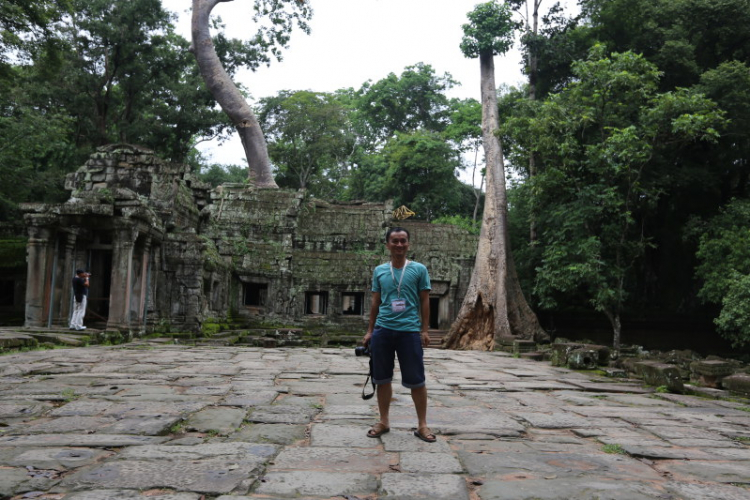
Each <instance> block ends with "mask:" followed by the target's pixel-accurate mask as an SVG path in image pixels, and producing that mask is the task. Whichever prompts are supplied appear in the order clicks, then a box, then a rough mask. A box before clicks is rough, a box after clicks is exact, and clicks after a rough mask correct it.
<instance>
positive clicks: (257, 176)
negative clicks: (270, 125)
mask: <svg viewBox="0 0 750 500" xmlns="http://www.w3.org/2000/svg"><path fill="white" fill-rule="evenodd" d="M228 1H229V2H231V1H232V0H193V20H192V35H193V43H192V47H191V49H192V51H193V53H194V54H195V58H196V60H197V61H198V67H199V68H200V72H201V76H202V77H203V80H204V81H205V82H206V86H207V87H208V90H209V91H210V92H211V94H212V95H213V96H214V99H216V101H217V102H218V103H219V105H220V106H221V109H223V110H224V112H225V113H226V114H227V116H229V119H230V120H232V123H234V126H235V127H236V128H237V132H238V133H239V134H240V139H241V140H242V147H243V148H245V156H246V158H247V165H248V167H249V168H248V177H249V179H250V182H251V183H252V184H253V185H254V186H255V187H259V188H277V187H278V186H277V185H276V182H275V181H274V180H273V175H272V174H271V164H270V162H269V160H268V148H267V146H266V138H265V137H264V136H263V131H262V130H261V129H260V125H259V124H258V120H257V118H255V114H254V113H253V111H252V109H250V106H249V105H248V104H247V101H245V98H244V97H243V96H242V94H241V93H240V91H239V89H238V88H237V86H236V85H235V84H234V82H232V79H231V78H230V77H229V74H228V73H227V72H226V71H225V70H224V67H223V66H222V64H221V61H220V60H219V56H218V55H216V49H215V48H214V44H213V41H212V40H211V33H210V31H209V29H208V27H209V21H210V17H211V11H212V10H213V8H214V7H215V6H216V4H218V3H221V2H228Z"/></svg>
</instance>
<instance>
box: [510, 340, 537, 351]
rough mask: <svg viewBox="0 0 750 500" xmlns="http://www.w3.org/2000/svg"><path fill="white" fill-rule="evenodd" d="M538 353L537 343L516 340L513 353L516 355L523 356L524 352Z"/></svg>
mask: <svg viewBox="0 0 750 500" xmlns="http://www.w3.org/2000/svg"><path fill="white" fill-rule="evenodd" d="M534 351H536V342H534V341H533V340H514V341H513V352H514V353H515V354H521V353H523V352H534Z"/></svg>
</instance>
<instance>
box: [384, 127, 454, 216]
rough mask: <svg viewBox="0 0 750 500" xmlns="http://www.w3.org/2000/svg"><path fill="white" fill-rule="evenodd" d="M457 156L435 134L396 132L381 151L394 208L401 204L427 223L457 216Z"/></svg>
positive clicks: (446, 143)
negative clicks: (438, 218)
mask: <svg viewBox="0 0 750 500" xmlns="http://www.w3.org/2000/svg"><path fill="white" fill-rule="evenodd" d="M457 153H458V152H457V151H456V150H455V149H453V148H452V147H451V145H450V144H449V143H448V142H447V141H446V140H445V139H444V138H443V137H442V136H441V135H440V134H439V133H437V132H430V131H427V130H418V131H415V132H412V133H397V134H396V136H395V137H393V138H392V139H391V140H389V141H388V143H387V144H386V145H385V148H384V150H383V156H384V158H385V160H386V163H387V165H388V167H387V168H388V170H387V171H386V187H387V189H388V190H389V193H390V194H391V195H392V196H393V198H394V203H395V205H396V206H399V205H404V204H405V205H407V206H408V207H409V208H410V209H411V210H413V211H414V212H416V214H417V215H416V217H417V218H419V219H426V220H427V221H430V220H432V219H434V218H435V217H440V216H442V215H453V214H456V213H458V212H459V211H460V209H461V206H460V205H461V201H462V200H461V197H460V196H457V194H458V192H460V181H459V180H458V179H457V178H456V175H455V172H456V168H457V167H458V166H459V159H458V154H457ZM447 193H451V195H449V196H447V195H446V194H447ZM454 193H455V194H454Z"/></svg>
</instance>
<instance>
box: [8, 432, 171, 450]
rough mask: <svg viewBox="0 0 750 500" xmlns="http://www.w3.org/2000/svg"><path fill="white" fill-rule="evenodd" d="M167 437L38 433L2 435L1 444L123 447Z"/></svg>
mask: <svg viewBox="0 0 750 500" xmlns="http://www.w3.org/2000/svg"><path fill="white" fill-rule="evenodd" d="M168 439H169V438H167V437H154V436H127V435H117V434H37V435H29V436H7V437H0V446H26V447H32V446H75V447H78V446H82V447H97V448H104V447H107V448H108V447H121V446H141V445H146V444H159V443H163V442H165V441H167V440H168Z"/></svg>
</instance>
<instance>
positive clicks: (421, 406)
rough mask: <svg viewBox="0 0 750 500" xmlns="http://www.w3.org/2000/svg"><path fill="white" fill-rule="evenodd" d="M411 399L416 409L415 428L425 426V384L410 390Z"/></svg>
mask: <svg viewBox="0 0 750 500" xmlns="http://www.w3.org/2000/svg"><path fill="white" fill-rule="evenodd" d="M411 399H412V401H414V408H416V410H417V429H421V428H422V427H427V386H425V385H423V386H422V387H417V388H416V389H412V390H411Z"/></svg>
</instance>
